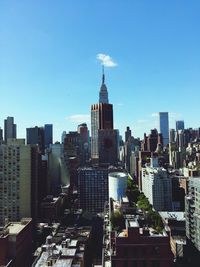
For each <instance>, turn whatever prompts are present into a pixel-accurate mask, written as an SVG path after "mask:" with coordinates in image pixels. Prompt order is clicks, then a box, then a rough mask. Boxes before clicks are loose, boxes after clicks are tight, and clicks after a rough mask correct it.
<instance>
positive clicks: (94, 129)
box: [91, 69, 116, 163]
mask: <svg viewBox="0 0 200 267" xmlns="http://www.w3.org/2000/svg"><path fill="white" fill-rule="evenodd" d="M115 135H116V133H115V130H113V105H112V104H109V100H108V90H107V87H106V84H105V74H104V69H103V74H102V84H101V87H100V91H99V103H98V104H93V105H92V106H91V158H92V160H93V162H100V163H101V162H102V160H103V161H104V160H105V161H107V160H109V161H112V160H110V159H109V158H110V157H109V156H108V155H109V153H110V152H111V150H112V149H113V146H115V143H116V142H115V140H113V138H114V139H116V138H115ZM100 146H101V147H100ZM102 149H104V151H105V153H106V151H107V156H106V154H105V153H104V155H102V156H101V155H100V154H102V153H101V150H102ZM103 158H104V159H103ZM108 163H110V162H108Z"/></svg>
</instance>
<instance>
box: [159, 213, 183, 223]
mask: <svg viewBox="0 0 200 267" xmlns="http://www.w3.org/2000/svg"><path fill="white" fill-rule="evenodd" d="M159 214H160V216H161V217H162V218H163V219H168V220H169V219H171V220H176V221H185V213H184V212H182V211H177V212H175V211H160V212H159Z"/></svg>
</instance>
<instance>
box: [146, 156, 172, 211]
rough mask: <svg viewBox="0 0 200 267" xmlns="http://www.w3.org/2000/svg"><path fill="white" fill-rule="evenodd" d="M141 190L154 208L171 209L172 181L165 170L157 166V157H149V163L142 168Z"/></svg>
mask: <svg viewBox="0 0 200 267" xmlns="http://www.w3.org/2000/svg"><path fill="white" fill-rule="evenodd" d="M142 191H143V192H144V194H145V196H146V197H147V198H148V199H149V202H150V203H151V204H152V205H153V207H154V209H155V210H158V211H165V210H166V211H171V209H172V183H171V179H170V177H169V175H168V173H167V171H166V170H165V169H164V168H161V167H158V158H151V165H150V166H146V167H145V168H142Z"/></svg>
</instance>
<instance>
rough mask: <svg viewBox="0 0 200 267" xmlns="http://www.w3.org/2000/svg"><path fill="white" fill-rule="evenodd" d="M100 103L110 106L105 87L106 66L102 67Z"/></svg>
mask: <svg viewBox="0 0 200 267" xmlns="http://www.w3.org/2000/svg"><path fill="white" fill-rule="evenodd" d="M99 103H105V104H108V103H109V101H108V91H107V87H106V85H105V74H104V65H102V85H101V88H100V92H99Z"/></svg>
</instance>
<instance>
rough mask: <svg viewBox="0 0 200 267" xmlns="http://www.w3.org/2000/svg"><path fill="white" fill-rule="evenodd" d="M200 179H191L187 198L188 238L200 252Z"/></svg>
mask: <svg viewBox="0 0 200 267" xmlns="http://www.w3.org/2000/svg"><path fill="white" fill-rule="evenodd" d="M199 204H200V177H190V178H189V184H188V195H187V196H186V197H185V215H186V236H187V238H188V239H189V240H190V241H191V242H192V243H193V245H194V246H195V247H196V248H197V250H198V251H199V252H200V207H199Z"/></svg>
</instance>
